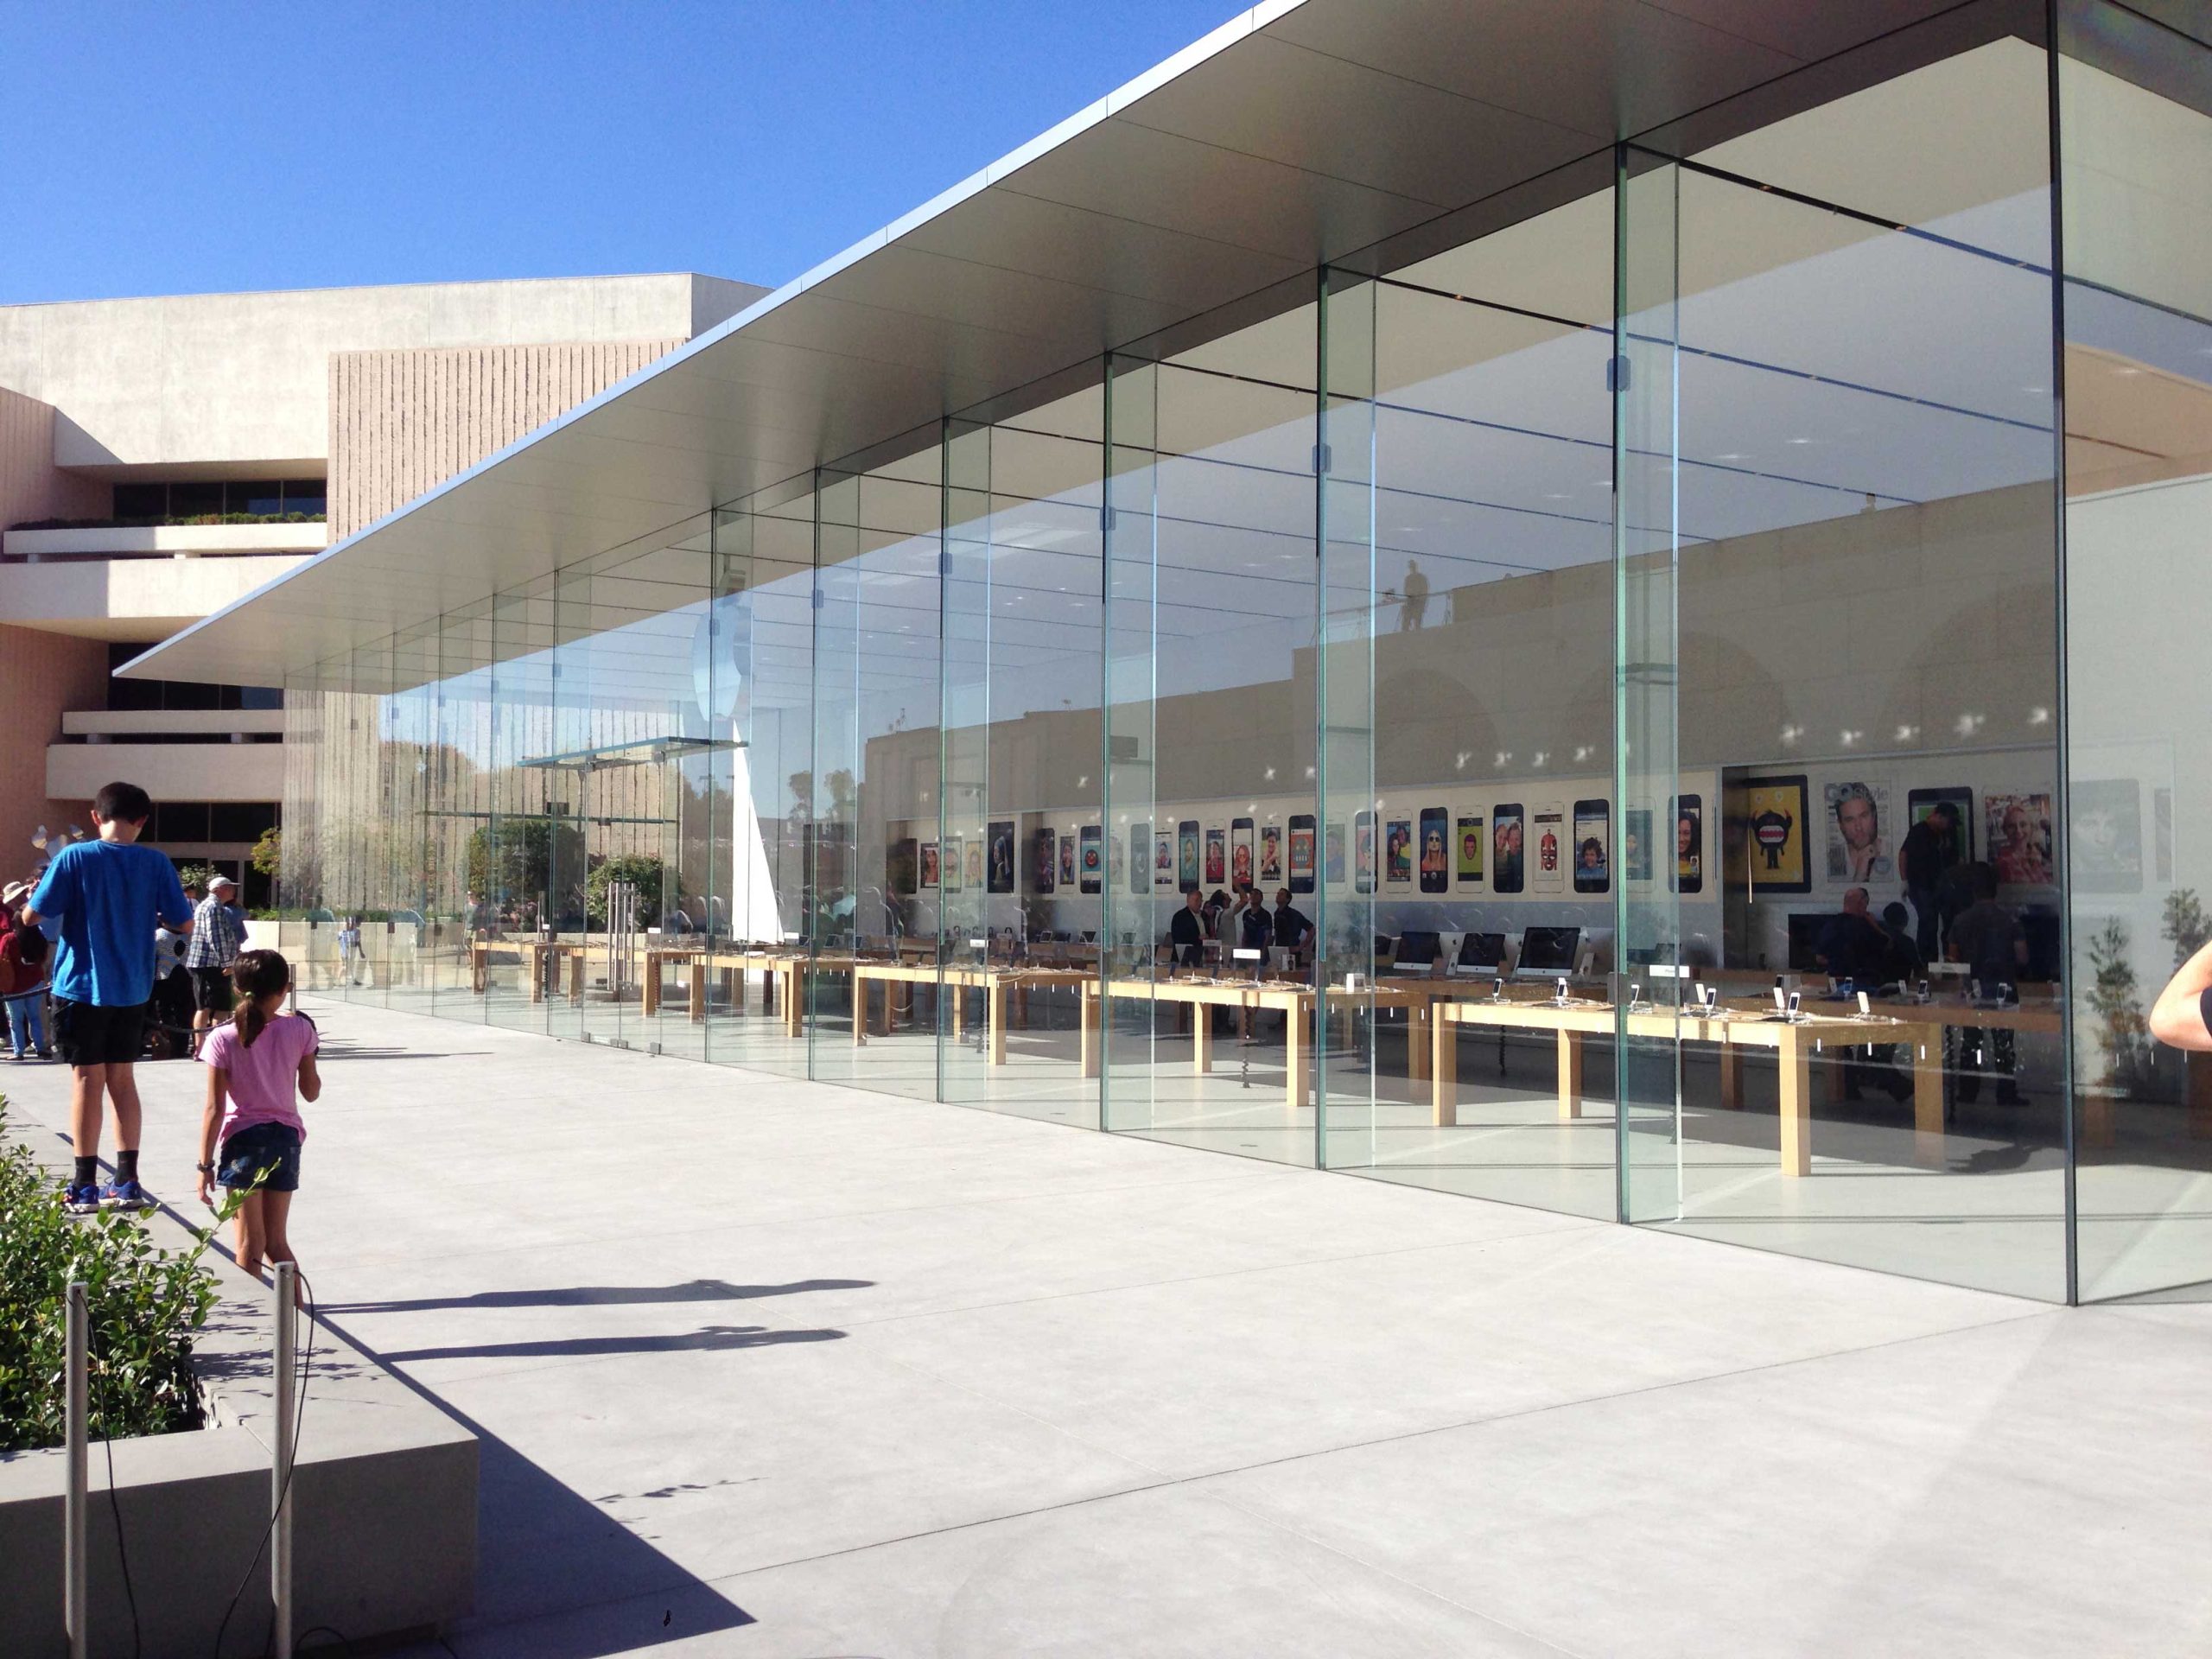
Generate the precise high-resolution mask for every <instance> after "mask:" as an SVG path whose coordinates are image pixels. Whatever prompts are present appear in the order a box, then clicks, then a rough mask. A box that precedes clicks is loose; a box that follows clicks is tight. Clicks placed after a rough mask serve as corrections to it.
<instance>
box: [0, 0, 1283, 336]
mask: <svg viewBox="0 0 2212 1659" xmlns="http://www.w3.org/2000/svg"><path fill="white" fill-rule="evenodd" d="M1238 9H1239V8H1238V7H1237V6H1236V4H1235V3H1234V0H1111V3H1105V0H1028V3H1014V0H906V3H887V0H811V3H807V0H721V3H702V0H598V3H593V4H585V3H581V0H538V3H535V4H524V3H491V0H445V3H442V4H423V3H416V0H393V3H381V4H365V3H354V0H344V3H331V4H323V3H309V4H303V5H299V4H278V3H274V0H270V3H261V4H232V3H219V0H192V3H189V4H179V3H168V0H141V3H138V4H136V5H117V4H108V3H100V0H54V3H47V0H0V41H4V43H5V60H6V62H7V67H8V73H7V77H6V88H5V94H4V96H0V226H5V227H6V230H5V233H4V234H3V235H0V304H6V303H16V302H28V301H44V300H68V299H98V298H105V297H109V296H117V295H138V294H184V293H200V292H208V291H216V290H223V289H269V288H316V287H328V286H332V285H335V284H341V283H400V282H434V281H450V280H457V279H464V278H474V277H555V276H572V275H592V274H599V273H603V272H611V271H633V270H702V271H708V272H710V273H712V274H714V275H716V276H722V277H739V278H742V279H745V280H747V281H752V282H758V283H766V284H767V285H769V286H771V287H773V286H775V285H776V284H778V283H782V282H785V281H786V280H787V279H789V278H791V277H795V276H797V275H798V273H799V272H801V271H802V270H805V269H806V268H807V267H809V266H810V265H812V264H817V263H818V262H819V261H821V260H823V259H824V258H827V257H829V255H831V254H833V253H835V252H836V251H838V250H840V249H842V248H843V247H845V246H846V245H849V243H852V242H854V241H855V240H857V239H858V238H861V237H862V236H864V235H866V234H868V232H871V231H874V230H875V229H877V228H879V227H880V226H882V225H884V224H886V223H887V222H888V221H889V220H891V219H894V218H896V217H897V216H898V215H899V214H900V213H905V212H906V210H907V209H909V208H911V207H914V206H916V205H918V203H920V202H921V201H923V200H926V199H927V198H928V197H930V196H931V195H933V194H936V193H937V192H938V191H939V190H942V189H944V188H945V187H946V186H948V185H950V184H952V183H954V182H955V181H957V180H959V179H961V178H963V177H965V176H966V175H968V174H969V173H972V172H974V171H975V170H976V168H979V167H981V166H982V165H984V164H985V163H986V162H990V161H992V160H994V159H995V158H996V157H997V156H1001V155H1003V154H1005V153H1006V152H1007V150H1009V149H1013V148H1014V147H1015V146H1016V145H1018V144H1020V143H1022V142H1024V141H1025V140H1027V139H1028V138H1030V137H1034V136H1035V135H1036V134H1037V133H1039V132H1040V131H1042V130H1044V129H1046V127H1048V126H1050V125H1052V124H1053V123H1054V122H1056V121H1058V120H1059V119H1061V118H1063V117H1065V116H1066V115H1068V114H1070V113H1071V112H1072V111H1074V110H1076V109H1077V108H1078V107H1079V106H1081V105H1084V104H1086V103H1088V102H1090V100H1091V99H1095V98H1097V97H1098V96H1100V95H1101V94H1102V93H1104V92H1108V91H1110V90H1111V89H1112V88H1113V87H1115V86H1118V85H1120V84H1121V83H1122V81H1124V80H1127V79H1129V78H1130V77H1131V76H1133V75H1135V74H1137V73H1141V71H1142V70H1144V69H1146V68H1147V67H1150V66H1151V65H1153V64H1154V63H1156V62H1158V61H1159V60H1160V59H1162V58H1164V57H1166V56H1167V55H1168V54H1171V53H1173V52H1174V51H1175V50H1177V49H1178V48H1181V47H1183V46H1185V45H1186V44H1188V43H1189V42H1190V41H1192V40H1195V39H1197V38H1198V36H1199V35H1203V34H1205V32H1206V31H1207V30H1209V29H1212V28H1214V27H1215V26H1217V24H1219V23H1221V22H1224V21H1226V20H1227V19H1228V18H1229V17H1230V16H1233V15H1234V14H1235V13H1236V10H1238Z"/></svg>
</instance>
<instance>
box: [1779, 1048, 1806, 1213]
mask: <svg viewBox="0 0 2212 1659" xmlns="http://www.w3.org/2000/svg"><path fill="white" fill-rule="evenodd" d="M1777 1053H1778V1055H1779V1058H1780V1060H1781V1063H1782V1173H1783V1175H1785V1176H1795V1175H1810V1174H1811V1173H1813V1054H1812V1050H1811V1048H1810V1047H1809V1046H1807V1044H1806V1041H1805V1039H1804V1038H1803V1037H1802V1036H1801V1035H1800V1034H1799V1033H1798V1032H1797V1031H1796V1029H1795V1028H1794V1027H1791V1028H1788V1029H1785V1030H1784V1031H1783V1033H1782V1046H1781V1048H1780V1049H1779V1050H1778V1051H1777Z"/></svg>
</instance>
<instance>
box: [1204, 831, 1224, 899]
mask: <svg viewBox="0 0 2212 1659" xmlns="http://www.w3.org/2000/svg"><path fill="white" fill-rule="evenodd" d="M1226 880H1229V831H1227V830H1226V829H1223V828H1222V827H1221V826H1220V825H1219V824H1217V823H1210V824H1208V825H1207V826H1206V876H1205V884H1206V886H1208V887H1219V886H1220V885H1221V884H1222V883H1223V882H1224V881H1226Z"/></svg>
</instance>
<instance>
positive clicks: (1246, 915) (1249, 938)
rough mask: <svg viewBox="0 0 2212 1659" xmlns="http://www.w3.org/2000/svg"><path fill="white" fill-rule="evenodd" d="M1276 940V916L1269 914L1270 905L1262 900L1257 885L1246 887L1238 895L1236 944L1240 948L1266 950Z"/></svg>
mask: <svg viewBox="0 0 2212 1659" xmlns="http://www.w3.org/2000/svg"><path fill="white" fill-rule="evenodd" d="M1274 942H1275V924H1274V917H1272V916H1270V915H1268V907H1267V906H1265V905H1264V904H1262V903H1261V902H1260V892H1259V889H1258V888H1256V887H1246V888H1245V889H1244V891H1243V893H1239V894H1237V896H1236V949H1237V950H1266V949H1267V948H1268V946H1269V945H1271V944H1274Z"/></svg>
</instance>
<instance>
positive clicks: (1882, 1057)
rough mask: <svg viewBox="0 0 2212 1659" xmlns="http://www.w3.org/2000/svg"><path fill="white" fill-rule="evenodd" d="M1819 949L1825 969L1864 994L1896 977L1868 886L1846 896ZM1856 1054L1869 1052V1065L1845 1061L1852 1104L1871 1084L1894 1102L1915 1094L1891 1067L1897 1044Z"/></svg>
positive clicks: (1845, 1082) (1846, 1090)
mask: <svg viewBox="0 0 2212 1659" xmlns="http://www.w3.org/2000/svg"><path fill="white" fill-rule="evenodd" d="M1818 949H1819V952H1820V957H1821V965H1822V966H1824V967H1825V968H1826V969H1827V971H1828V973H1829V974H1830V975H1831V976H1834V978H1835V979H1837V980H1839V981H1849V982H1852V983H1853V984H1855V985H1857V986H1859V988H1862V989H1864V988H1868V987H1870V986H1873V985H1878V984H1880V983H1882V982H1884V981H1885V980H1887V979H1888V978H1890V977H1891V975H1890V972H1889V968H1890V961H1891V955H1892V953H1893V946H1892V944H1891V938H1890V936H1889V934H1888V933H1887V932H1885V931H1884V930H1883V927H1882V925H1881V924H1880V923H1879V922H1877V921H1876V920H1875V919H1874V917H1873V914H1872V900H1871V899H1869V898H1868V896H1867V893H1866V888H1864V887H1852V888H1850V889H1848V890H1847V892H1846V893H1844V895H1843V909H1842V912H1840V914H1838V915H1837V916H1835V917H1834V918H1833V919H1831V920H1830V921H1829V923H1828V925H1827V926H1826V927H1824V928H1822V929H1821V938H1820V944H1819V946H1818ZM1853 1052H1863V1053H1864V1054H1865V1056H1866V1060H1865V1061H1864V1062H1861V1061H1858V1060H1853V1059H1846V1060H1845V1061H1844V1063H1843V1097H1844V1098H1845V1099H1846V1100H1859V1099H1863V1098H1864V1097H1865V1096H1864V1090H1865V1087H1866V1084H1868V1083H1870V1082H1871V1083H1872V1084H1875V1086H1876V1087H1878V1088H1881V1089H1885V1090H1888V1091H1889V1094H1890V1097H1891V1099H1893V1100H1904V1099H1905V1098H1906V1097H1907V1096H1910V1094H1911V1093H1912V1085H1911V1084H1910V1083H1907V1082H1906V1081H1905V1080H1904V1077H1902V1076H1900V1075H1899V1074H1898V1072H1897V1070H1896V1069H1895V1068H1894V1067H1893V1066H1892V1065H1891V1064H1890V1060H1891V1056H1892V1053H1893V1052H1894V1046H1893V1045H1891V1044H1887V1043H1878V1044H1872V1045H1870V1046H1867V1047H1866V1049H1864V1050H1862V1051H1853Z"/></svg>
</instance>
